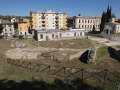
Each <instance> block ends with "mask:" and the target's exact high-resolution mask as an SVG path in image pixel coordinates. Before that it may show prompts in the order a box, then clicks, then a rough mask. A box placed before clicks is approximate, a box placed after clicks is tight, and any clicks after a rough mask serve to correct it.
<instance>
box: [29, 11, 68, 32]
mask: <svg viewBox="0 0 120 90" xmlns="http://www.w3.org/2000/svg"><path fill="white" fill-rule="evenodd" d="M30 14H31V17H32V28H33V29H35V30H43V29H45V30H49V29H66V28H67V15H66V13H61V12H53V11H51V10H49V11H45V12H31V13H30Z"/></svg>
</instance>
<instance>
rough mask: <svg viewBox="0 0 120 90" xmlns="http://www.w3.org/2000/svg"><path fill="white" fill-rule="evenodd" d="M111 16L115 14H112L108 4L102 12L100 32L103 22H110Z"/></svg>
mask: <svg viewBox="0 0 120 90" xmlns="http://www.w3.org/2000/svg"><path fill="white" fill-rule="evenodd" d="M113 17H115V15H114V14H112V9H111V6H108V8H107V11H106V12H103V13H102V18H101V24H100V32H102V31H103V29H104V26H105V24H106V23H108V22H110V21H111V19H112V18H113Z"/></svg>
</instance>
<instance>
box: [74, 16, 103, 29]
mask: <svg viewBox="0 0 120 90" xmlns="http://www.w3.org/2000/svg"><path fill="white" fill-rule="evenodd" d="M73 19H74V25H73V27H74V28H76V29H85V30H86V31H91V30H92V29H93V26H95V29H96V30H97V31H99V29H100V23H101V17H92V16H75V17H73Z"/></svg>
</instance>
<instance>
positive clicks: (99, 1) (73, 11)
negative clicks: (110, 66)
mask: <svg viewBox="0 0 120 90" xmlns="http://www.w3.org/2000/svg"><path fill="white" fill-rule="evenodd" d="M108 5H111V7H112V11H113V13H114V14H115V15H116V17H118V18H120V0H0V14H1V15H18V16H26V15H29V12H30V11H44V10H53V11H61V12H66V13H67V14H68V15H70V16H77V15H78V14H81V16H101V14H102V12H103V11H105V10H106V9H107V7H108Z"/></svg>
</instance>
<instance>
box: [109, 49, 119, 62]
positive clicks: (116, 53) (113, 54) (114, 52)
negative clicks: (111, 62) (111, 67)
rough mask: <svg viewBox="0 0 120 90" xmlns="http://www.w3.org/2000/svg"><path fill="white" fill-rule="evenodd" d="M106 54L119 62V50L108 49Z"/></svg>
mask: <svg viewBox="0 0 120 90" xmlns="http://www.w3.org/2000/svg"><path fill="white" fill-rule="evenodd" d="M108 52H109V55H110V57H111V58H113V59H116V60H118V61H120V50H116V49H115V48H112V47H108Z"/></svg>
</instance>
